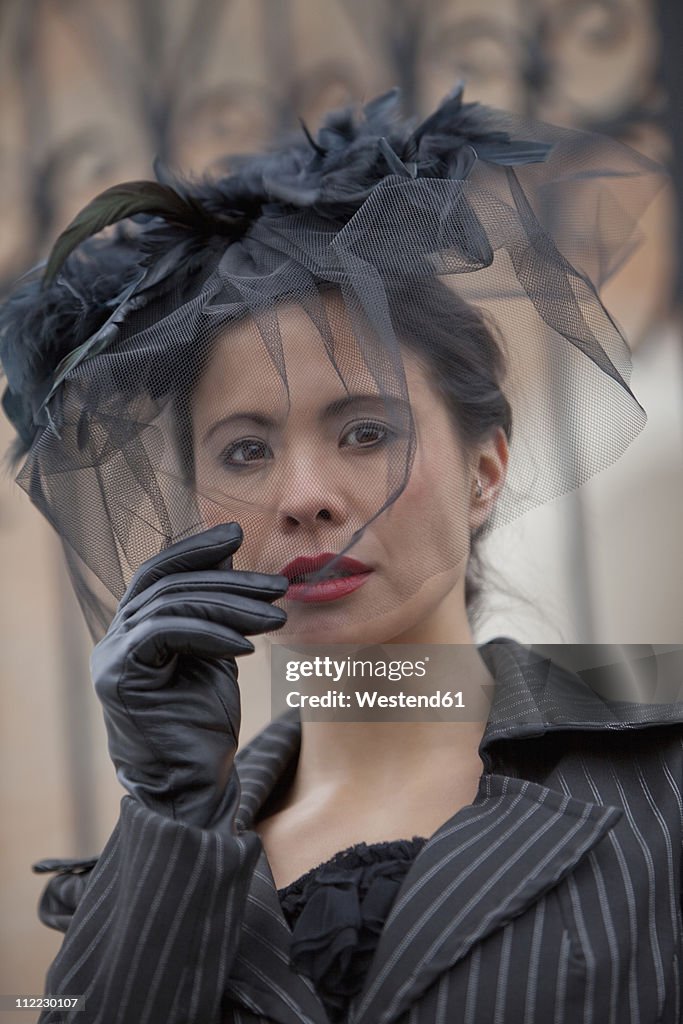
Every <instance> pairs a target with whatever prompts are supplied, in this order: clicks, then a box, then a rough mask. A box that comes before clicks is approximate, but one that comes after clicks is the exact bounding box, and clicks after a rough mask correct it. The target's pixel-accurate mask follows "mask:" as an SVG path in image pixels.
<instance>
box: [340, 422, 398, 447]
mask: <svg viewBox="0 0 683 1024" xmlns="http://www.w3.org/2000/svg"><path fill="white" fill-rule="evenodd" d="M392 433H393V432H392V431H391V430H390V429H389V427H387V426H386V425H385V424H384V423H378V422H376V421H375V420H363V422H362V423H354V424H353V425H352V427H351V429H350V430H347V431H346V433H345V434H343V435H342V442H344V447H347V448H376V447H377V446H378V445H380V444H383V443H384V441H387V440H388V439H389V437H390V436H391V434H392Z"/></svg>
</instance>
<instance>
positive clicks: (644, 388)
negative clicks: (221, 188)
mask: <svg viewBox="0 0 683 1024" xmlns="http://www.w3.org/2000/svg"><path fill="white" fill-rule="evenodd" d="M682 53H683V5H682V4H681V3H680V0H660V3H656V2H655V0H652V2H649V0H174V2H173V3H163V2H161V0H106V2H104V0H3V2H2V4H0V97H1V99H0V186H1V187H0V207H1V219H2V226H3V228H2V231H1V232H0V284H1V285H2V287H3V289H6V288H9V287H10V286H11V284H12V282H13V281H14V280H15V279H16V277H17V276H18V275H19V274H21V273H22V272H23V271H25V270H26V269H27V268H28V267H30V266H32V265H33V264H34V263H36V262H37V261H38V260H39V259H41V258H43V257H44V256H45V255H46V254H47V252H48V250H49V247H50V245H51V243H52V241H54V239H55V237H56V235H57V234H58V233H59V232H60V231H61V230H62V229H63V228H64V227H65V226H66V224H67V223H68V221H69V220H70V219H71V218H72V217H73V215H74V214H75V213H76V212H77V211H78V210H79V209H80V207H81V206H83V205H84V204H85V203H86V202H87V201H88V200H89V199H90V198H92V196H93V195H94V194H95V193H97V192H99V191H101V190H102V189H104V188H106V187H107V186H109V185H112V184H114V183H116V182H119V181H121V180H125V179H131V178H146V177H151V176H152V160H153V159H154V157H155V156H160V157H161V158H162V159H163V160H164V161H165V162H166V163H167V164H169V165H171V166H172V167H174V168H178V169H181V170H183V171H185V172H189V173H192V172H200V171H203V170H205V169H209V168H210V167H211V165H212V163H213V162H214V161H216V160H217V159H218V158H219V157H221V156H224V155H225V154H227V153H231V152H240V151H242V152H243V151H249V150H252V149H259V148H261V147H262V146H263V145H264V144H266V143H267V142H268V140H269V139H270V138H271V137H272V135H273V133H274V132H275V131H277V130H279V129H284V128H296V127H297V124H298V118H299V117H302V118H303V119H304V120H305V121H306V123H307V124H308V125H309V127H311V128H315V127H316V126H317V123H318V121H319V118H320V116H321V115H322V114H323V113H324V112H325V111H326V110H328V109H329V108H330V107H333V106H335V105H339V104H343V103H346V102H348V101H350V100H360V101H362V100H367V99H369V98H371V97H373V96H375V95H377V94H378V93H380V92H382V91H384V90H386V89H388V88H391V87H392V86H394V85H399V86H400V87H401V89H402V91H403V99H404V109H405V110H406V112H407V113H414V114H417V115H424V114H426V113H428V112H429V111H431V110H432V109H433V107H434V106H435V105H436V104H437V103H438V101H440V100H441V99H442V98H443V96H444V95H445V94H446V93H447V92H449V91H450V90H451V89H452V88H453V86H454V85H455V83H456V82H457V81H458V80H459V79H465V81H466V92H465V98H466V99H469V100H472V99H476V100H480V101H482V102H484V103H489V104H492V105H495V106H501V107H506V108H508V109H513V110H516V111H518V112H526V113H528V114H531V115H533V116H537V117H540V118H542V119H544V120H547V121H553V122H557V123H560V124H565V125H570V126H574V127H579V128H587V129H593V130H598V131H602V132H606V133H608V134H611V135H614V136H616V137H618V138H620V139H623V140H624V141H626V142H627V143H629V144H630V145H632V146H634V147H636V148H637V149H639V150H641V151H642V152H645V153H647V154H648V155H650V156H652V157H654V158H655V159H658V160H661V161H663V162H665V163H667V164H668V165H669V166H670V167H671V169H672V172H673V173H672V182H673V184H672V187H671V188H670V189H669V190H668V191H666V192H665V193H662V194H660V196H659V197H658V198H657V200H656V201H655V203H654V204H653V205H652V207H651V208H650V209H649V211H648V214H647V216H646V219H645V221H644V224H643V245H642V247H641V249H640V251H639V252H638V253H637V255H636V256H635V257H634V258H633V259H632V260H631V262H630V263H629V264H628V265H627V266H626V267H625V268H624V269H623V270H622V271H621V272H620V273H619V275H618V277H617V278H615V279H614V280H613V281H612V282H610V285H609V288H608V290H606V293H605V296H604V298H605V301H606V304H607V305H608V308H610V310H611V311H612V312H613V313H614V315H615V318H616V319H617V320H618V321H619V322H620V323H621V325H622V326H623V328H624V330H625V331H626V334H627V336H628V337H629V339H630V341H631V344H632V347H633V353H634V374H633V379H632V387H633V390H634V392H635V394H636V396H637V397H638V398H639V400H640V401H641V403H642V404H643V405H644V407H645V408H646V410H647V411H648V414H649V421H648V424H647V426H646V428H645V430H644V431H643V433H642V434H641V435H640V437H639V438H638V439H637V440H636V441H635V442H634V443H633V445H632V446H631V447H630V448H629V450H628V451H627V452H626V454H625V455H624V456H623V457H622V459H621V460H620V461H619V462H618V463H617V464H616V465H614V466H613V467H611V468H610V469H608V470H606V471H605V472H603V473H602V474H600V475H599V476H598V477H597V478H596V479H594V480H592V481H591V482H590V483H589V484H588V485H586V486H585V487H584V488H582V489H581V491H579V492H576V493H574V494H571V495H567V496H566V497H564V498H562V499H559V500H558V501H555V502H553V503H552V504H551V505H549V506H546V507H544V508H542V509H539V510H537V511H535V512H533V513H530V514H528V515H527V516H525V517H524V519H523V520H520V521H519V522H517V523H513V524H511V525H510V526H509V527H506V528H505V529H503V530H500V531H498V532H497V533H496V534H494V535H493V537H491V538H490V540H489V541H488V546H487V549H486V561H487V564H488V566H489V588H490V595H491V596H490V598H489V600H488V604H487V607H486V609H485V613H484V615H483V616H482V618H481V620H480V622H479V623H478V626H477V637H478V639H479V640H481V641H483V640H486V639H489V638H491V637H493V636H497V635H501V634H504V635H511V636H514V637H516V638H517V639H519V640H521V641H523V642H535V643H564V642H571V643H615V644H626V643H633V644H636V643H637V644H653V643H659V644H669V643H675V644H678V643H683V623H682V622H681V618H682V616H681V612H682V609H683V537H682V532H683V531H682V527H681V522H682V519H683V517H682V512H683V456H682V454H681V447H682V446H681V442H682V441H683V332H682V329H681V317H680V310H681V298H682V297H683V258H682V253H683V249H682V244H681V233H680V231H678V230H677V228H676V225H677V224H678V223H680V220H681V216H680V214H681V204H682V202H683V200H682V195H683V131H682V128H683V64H682V62H681V54H682ZM11 436H12V430H11V427H10V425H9V423H8V422H7V421H6V420H5V419H4V418H3V417H2V414H0V448H1V449H2V451H3V452H4V451H5V450H6V449H7V446H8V444H9V442H10V439H11ZM0 559H1V565H2V580H3V586H2V588H1V589H0V644H1V651H2V654H1V657H0V677H1V679H0V682H1V690H0V701H1V711H2V714H1V722H2V726H1V728H2V731H1V733H0V744H1V749H2V792H1V794H0V815H1V817H2V820H3V821H4V823H5V824H4V827H3V841H2V849H1V853H0V879H1V880H2V906H1V911H2V913H1V917H0V920H1V922H2V923H1V925H0V965H1V966H0V992H1V993H24V994H26V993H37V992H41V991H42V990H43V983H44V975H45V971H46V969H47V966H48V964H49V962H50V961H51V959H52V958H53V957H54V955H55V954H56V952H57V950H58V948H59V945H60V943H61V939H62V936H61V934H60V933H58V932H51V931H49V930H48V929H46V928H45V927H44V926H42V925H41V924H40V923H39V922H38V919H37V916H36V904H37V901H38V899H39V895H40V892H41V890H42V887H43V885H44V882H45V877H44V876H36V875H33V874H32V873H31V870H30V865H31V864H32V863H33V862H34V861H36V860H38V859H40V858H43V857H47V856H56V857H69V856H89V855H95V854H97V853H98V852H99V851H100V850H101V848H102V846H103V844H104V842H105V841H106V839H107V837H108V835H109V833H110V831H111V829H112V827H113V825H114V823H115V821H116V818H117V815H118V805H119V799H120V796H121V792H122V791H121V790H120V789H119V788H118V785H117V783H116V781H115V779H114V772H113V768H112V766H111V764H110V761H109V758H108V755H107V751H106V741H105V735H104V728H103V725H102V723H101V719H100V713H99V706H98V704H97V700H96V698H95V696H94V693H93V692H92V689H91V683H90V679H89V673H88V654H89V649H90V641H89V638H88V636H87V634H86V631H85V627H84V625H83V623H82V621H81V613H80V611H79V609H78V607H77V605H76V603H75V599H74V598H73V596H72V594H71V591H70V585H69V583H68V580H67V577H66V573H65V570H64V568H63V565H62V557H61V550H60V548H59V545H58V544H57V542H56V539H55V537H54V536H53V535H52V533H51V530H50V528H49V527H48V526H47V524H46V523H45V522H44V521H42V519H41V518H40V516H39V515H38V513H37V512H36V511H35V509H33V508H32V506H31V505H30V504H29V502H28V499H27V498H26V496H25V494H24V493H23V491H21V490H20V489H19V488H18V487H17V486H16V485H15V484H14V482H13V480H12V479H11V477H10V476H9V475H8V474H7V473H5V474H4V476H3V477H2V479H1V480H0ZM240 685H241V690H242V702H243V725H242V743H244V742H246V741H247V740H248V739H249V738H250V737H251V736H252V735H253V734H254V733H255V732H256V731H257V730H258V729H259V728H261V727H262V725H263V724H265V722H266V721H267V719H268V717H269V708H270V693H269V678H268V662H267V658H266V655H265V652H264V651H263V650H258V651H257V652H256V653H255V654H254V655H252V656H251V657H250V658H248V659H243V660H242V662H241V671H240ZM14 1017H16V1020H17V1021H18V1020H21V1021H26V1020H27V1019H28V1018H27V1014H26V1013H21V1014H16V1015H13V1014H11V1013H8V1014H5V1015H4V1016H3V1021H6V1022H7V1024H12V1021H13V1019H14Z"/></svg>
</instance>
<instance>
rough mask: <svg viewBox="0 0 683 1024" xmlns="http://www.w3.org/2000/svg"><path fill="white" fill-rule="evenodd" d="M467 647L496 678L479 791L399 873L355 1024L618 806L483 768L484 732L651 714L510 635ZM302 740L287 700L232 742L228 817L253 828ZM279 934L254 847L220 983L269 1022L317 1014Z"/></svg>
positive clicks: (490, 917) (566, 858) (496, 736)
mask: <svg viewBox="0 0 683 1024" xmlns="http://www.w3.org/2000/svg"><path fill="white" fill-rule="evenodd" d="M479 650H480V654H481V655H482V657H483V659H484V661H485V662H486V664H487V667H488V668H489V671H490V672H491V674H492V676H493V678H494V680H495V687H494V688H493V693H492V694H491V699H492V702H491V710H490V714H489V719H488V722H487V726H486V730H485V732H484V736H483V738H482V741H481V745H480V755H481V757H482V761H483V763H484V767H485V772H484V774H483V775H482V778H481V780H480V784H479V790H478V793H477V796H476V798H475V800H474V802H473V803H472V804H471V805H468V806H467V807H464V808H461V809H460V810H459V811H457V812H456V814H454V815H453V816H452V817H451V818H450V819H449V820H448V821H446V822H445V823H444V824H443V825H442V826H441V828H440V829H439V830H438V831H437V832H436V833H435V834H434V835H433V836H432V837H431V838H430V839H429V840H428V841H427V843H425V845H424V846H423V847H422V848H421V850H420V852H419V854H418V856H417V857H416V859H415V861H414V862H413V863H412V865H411V867H410V869H409V871H408V872H407V874H406V876H405V878H404V880H403V883H402V886H401V888H400V890H399V893H398V895H397V898H396V901H395V903H394V904H393V906H392V909H391V912H390V914H389V917H388V918H387V921H386V924H385V927H384V930H383V933H382V936H381V938H380V942H379V945H378V947H377V950H376V953H375V956H374V959H373V961H372V964H371V966H370V970H369V973H368V976H367V978H366V981H365V985H364V987H363V991H362V992H361V993H360V994H359V996H358V997H357V998H356V1000H355V1002H354V1006H353V1010H352V1013H351V1017H350V1019H351V1020H352V1022H353V1024H371V1022H372V1024H390V1022H391V1021H394V1020H396V1019H397V1018H398V1017H400V1015H401V1014H402V1013H403V1012H405V1010H406V1009H407V1008H408V1007H409V1006H410V1004H411V1003H412V1002H413V1001H414V1000H415V999H416V998H418V997H419V995H420V993H421V992H423V991H424V990H425V989H426V988H427V987H428V986H429V985H430V984H431V983H432V982H434V980H435V979H436V978H437V977H438V976H439V974H440V973H441V972H443V971H444V970H445V969H447V968H448V967H449V966H452V965H453V964H455V963H457V962H458V960H460V959H462V958H463V957H465V956H466V955H467V953H468V952H469V950H470V949H471V948H472V947H473V946H474V944H475V943H477V942H480V941H481V940H482V939H484V938H485V937H486V936H487V935H489V934H491V933H492V932H493V931H495V930H496V929H498V928H501V927H502V926H503V925H504V924H506V923H507V922H508V921H509V920H511V919H512V918H513V917H515V916H516V915H517V914H519V913H521V912H522V911H523V910H525V909H526V908H527V907H528V906H530V905H531V904H533V903H534V902H535V901H536V900H538V899H539V898H540V897H541V896H542V895H543V894H544V893H545V892H546V891H548V890H549V889H550V888H552V887H553V886H554V885H556V884H557V883H558V882H559V881H560V880H561V879H562V878H564V877H565V876H566V875H567V874H568V873H569V872H570V871H572V870H573V869H574V868H575V866H576V865H577V863H578V862H579V861H580V860H581V859H582V858H583V857H584V856H585V855H586V853H588V851H590V850H591V849H592V848H593V846H595V844H596V843H598V842H599V841H600V839H602V838H603V836H604V835H605V834H606V833H607V832H608V831H609V830H610V829H611V828H612V827H613V826H614V825H615V824H616V822H617V821H618V820H619V818H620V817H621V816H622V813H623V812H622V811H621V809H619V808H615V807H606V806H603V805H601V804H596V803H590V802H587V801H584V800H579V799H576V798H573V797H568V796H567V795H566V794H564V793H561V792H558V791H556V790H552V789H549V788H547V787H545V786H542V785H539V784H538V783H535V782H531V781H528V780H525V779H519V778H516V777H513V776H507V775H503V774H495V773H493V771H492V769H493V763H494V758H493V753H492V749H493V747H494V745H495V744H496V743H498V742H499V741H505V740H511V739H519V738H532V737H534V736H541V735H544V734H545V733H546V732H548V731H550V730H553V729H598V728H599V729H606V728H607V729H625V728H633V727H634V726H647V725H651V724H656V722H657V721H661V717H660V718H658V717H657V714H658V711H657V709H655V710H654V711H652V712H651V713H650V715H649V716H648V715H647V714H644V707H643V705H634V706H633V707H630V708H627V707H624V706H622V705H612V704H611V703H610V702H608V701H605V700H603V699H602V698H600V697H598V696H597V695H596V693H595V692H594V691H593V690H592V689H591V687H590V686H588V685H587V684H585V683H584V682H583V681H582V680H581V679H580V678H579V677H578V676H577V675H576V674H574V673H572V672H570V671H568V670H567V669H563V668H560V667H558V666H557V665H556V664H554V663H552V662H550V661H549V660H548V659H544V658H541V657H540V656H539V655H536V654H534V653H533V652H531V651H530V650H529V649H528V648H525V647H523V646H522V645H520V644H518V643H517V642H516V641H514V640H510V639H507V638H499V639H496V640H495V641H491V642H490V643H488V644H485V645H484V646H483V647H481V648H480V649H479ZM661 711H662V709H659V713H660V715H661ZM300 743H301V724H300V720H299V712H298V709H292V712H291V713H290V712H287V713H286V714H284V715H282V716H280V718H278V719H276V720H274V721H273V722H271V723H270V724H269V725H267V726H266V727H265V729H263V730H262V731H261V732H260V733H259V734H258V735H257V736H256V737H255V738H254V739H253V740H252V741H251V742H250V743H249V744H248V745H247V746H246V747H245V748H243V749H242V750H241V751H240V752H239V753H238V755H237V758H236V762H235V763H236V766H237V773H238V776H239V780H240V785H241V799H240V808H239V812H238V816H237V826H238V829H249V828H250V827H251V825H252V823H253V822H254V821H255V818H256V815H257V814H258V811H259V810H260V808H261V807H262V806H263V805H264V803H265V801H266V799H267V798H268V796H269V795H270V793H271V792H272V791H273V789H274V788H275V786H276V784H277V782H278V780H280V779H282V778H283V776H284V775H285V773H288V772H291V771H292V770H293V769H294V768H295V766H296V761H297V759H298V754H299V749H300ZM446 900H450V901H451V902H450V903H449V911H448V913H447V914H444V913H443V911H442V908H443V906H444V905H445V901H446ZM450 907H458V908H459V909H458V912H457V913H453V912H452V911H451V910H450ZM290 940H291V931H290V929H289V926H288V924H287V922H286V921H285V918H284V915H283V913H282V910H281V907H280V901H279V897H278V895H277V891H276V889H275V883H274V880H273V876H272V873H271V871H270V866H269V863H268V860H267V858H266V856H265V852H263V851H262V853H261V857H260V859H259V861H258V864H257V868H256V872H255V874H254V876H253V881H252V885H251V888H250V891H249V893H248V896H247V902H246V906H245V915H244V920H243V929H242V939H241V942H240V947H239V950H238V955H237V959H236V962H235V964H234V967H233V972H232V974H231V977H230V984H229V989H230V995H231V997H232V998H233V999H236V1000H237V1001H241V1002H242V1003H243V1004H244V1005H245V1006H246V1007H247V1008H248V1009H250V1010H252V1012H255V1013H261V1014H263V1015H264V1016H266V1017H269V1018H271V1019H272V1020H274V1021H277V1022H279V1024H300V1022H304V1024H327V1017H326V1014H325V1010H324V1007H323V1005H322V1003H321V1001H320V1000H319V998H318V996H317V995H316V993H315V990H314V987H313V984H312V982H310V980H309V979H308V978H305V977H303V976H302V975H300V974H298V973H297V972H295V971H294V970H292V969H291V968H290V967H289V945H290ZM265 964H267V965H268V967H267V970H266V969H265V968H264V967H262V966H261V965H265Z"/></svg>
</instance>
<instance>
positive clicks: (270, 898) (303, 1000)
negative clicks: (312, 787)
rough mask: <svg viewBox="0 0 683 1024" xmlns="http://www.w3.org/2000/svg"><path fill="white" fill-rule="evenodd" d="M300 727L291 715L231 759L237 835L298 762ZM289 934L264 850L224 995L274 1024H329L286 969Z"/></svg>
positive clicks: (301, 981) (303, 981) (310, 993)
mask: <svg viewBox="0 0 683 1024" xmlns="http://www.w3.org/2000/svg"><path fill="white" fill-rule="evenodd" d="M300 743H301V725H300V722H299V719H298V714H297V712H296V710H294V712H293V713H292V714H290V713H289V712H288V713H287V714H286V715H283V716H281V717H280V718H278V719H276V720H275V721H274V722H271V723H270V724H269V725H268V726H266V728H265V729H264V730H263V731H262V732H261V733H259V735H258V736H257V737H256V738H255V739H254V740H252V742H251V743H249V744H248V745H247V746H246V747H244V748H243V749H242V750H241V751H240V752H239V753H238V755H237V757H236V758H235V765H236V768H237V774H238V777H239V780H240V790H241V796H240V806H239V811H238V813H237V816H236V823H237V828H238V830H239V831H244V830H245V829H248V828H251V826H252V824H253V822H254V820H255V818H256V816H257V814H258V811H259V810H260V808H261V807H262V806H263V804H264V803H265V801H266V800H267V798H268V796H269V795H270V793H271V792H272V790H273V789H274V787H275V785H276V784H277V781H278V780H279V779H280V778H281V776H282V775H283V774H284V772H285V771H286V769H287V766H288V763H289V762H290V760H291V759H292V758H297V757H298V752H299V747H300ZM291 938H292V933H291V930H290V928H289V925H288V924H287V921H286V920H285V917H284V914H283V913H282V908H281V906H280V898H279V896H278V894H277V890H276V888H275V881H274V879H273V875H272V872H271V870H270V865H269V863H268V859H267V857H266V855H265V851H262V852H261V856H260V858H259V860H258V862H257V865H256V870H255V872H254V875H253V878H252V884H251V887H250V889H249V892H248V894H247V901H246V905H245V909H244V917H243V920H242V929H241V940H240V945H239V949H238V952H237V957H236V959H235V963H234V965H233V968H232V971H231V973H230V978H229V982H228V995H229V997H230V998H231V999H233V1000H234V1001H237V1002H240V1003H242V1004H243V1005H244V1006H246V1007H247V1008H248V1009H249V1010H251V1011H252V1012H253V1013H256V1014H260V1015H262V1016H264V1017H266V1018H268V1019H269V1020H273V1021H277V1022H278V1024H328V1018H327V1014H326V1012H325V1009H324V1006H323V1004H322V1003H321V1001H320V999H319V998H318V996H317V994H316V992H315V988H314V986H313V983H312V982H311V981H310V979H308V978H306V977H304V976H303V975H301V974H299V973H298V972H296V971H294V970H292V969H291V968H290V966H289V954H290V944H291Z"/></svg>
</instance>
